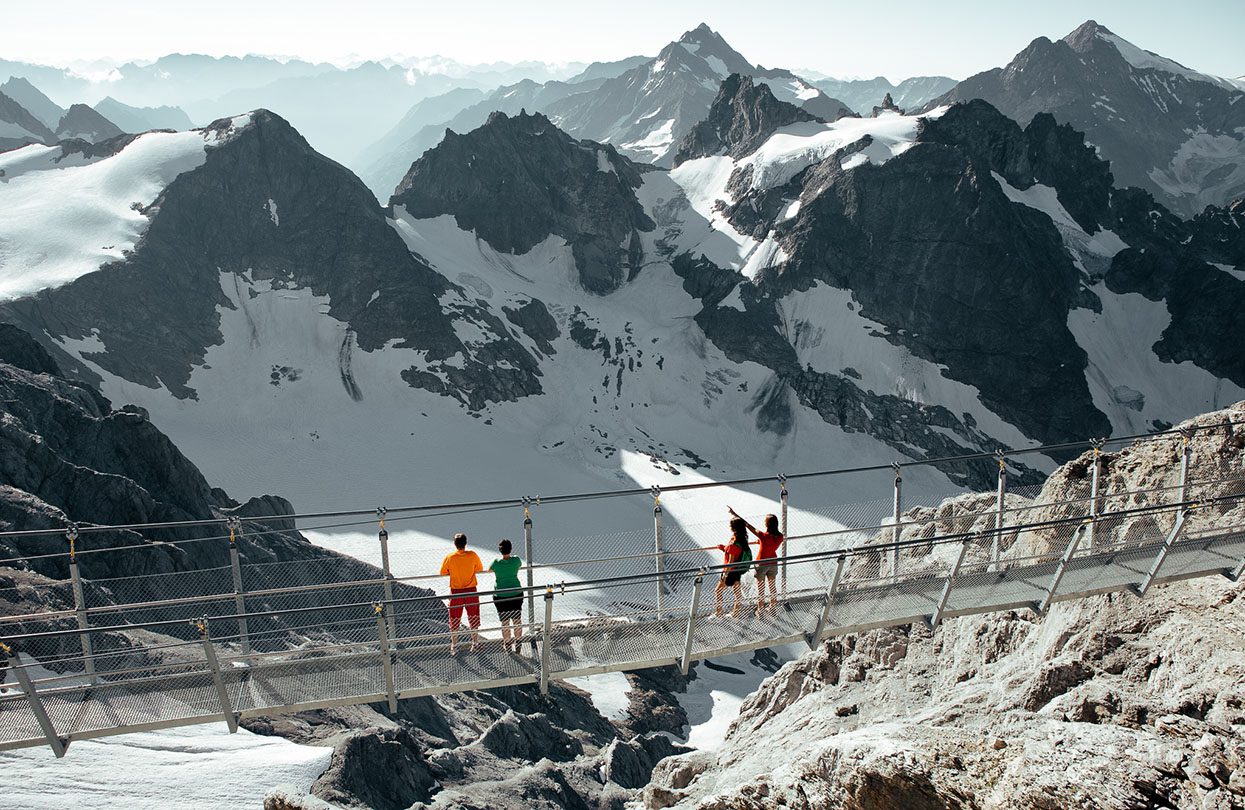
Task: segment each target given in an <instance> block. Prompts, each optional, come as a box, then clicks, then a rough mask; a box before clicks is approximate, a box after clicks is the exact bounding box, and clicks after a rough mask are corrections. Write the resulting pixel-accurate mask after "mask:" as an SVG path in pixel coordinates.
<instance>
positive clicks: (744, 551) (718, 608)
mask: <svg viewBox="0 0 1245 810" xmlns="http://www.w3.org/2000/svg"><path fill="white" fill-rule="evenodd" d="M732 514H733V513H732ZM718 549H719V550H720V551H721V552H722V554H723V560H722V563H723V565H725V566H726V567H725V568H723V569H722V578H721V579H719V580H718V584H717V587H716V588H715V589H714V591H713V601H714V611H713V615H715V616H718V617H721V615H722V593H723V592H724V591H725V590H726V589H727V588H734V590H735V606H734V608H732V609H731V618H734V619H738V618H739V608H740V605H741V604H742V603H743V600H744V594H743V585H742V584H741V583H740V580H742V579H743V576H744V572H745V571H747V570H748V562H747V561H749V560H751V559H752V550H751V549H749V548H748V529H747V524H746V523H745V522H744V520H743V519H742V518H740V517H738V516H736V517H735V518H734V519H733V520H732V521H731V542H730V543H729V544H728V545H725V546H723V545H719V546H718Z"/></svg>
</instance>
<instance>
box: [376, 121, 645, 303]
mask: <svg viewBox="0 0 1245 810" xmlns="http://www.w3.org/2000/svg"><path fill="white" fill-rule="evenodd" d="M641 171H643V169H642V168H641V167H640V166H637V165H636V164H634V163H632V162H631V161H630V160H628V159H627V158H624V157H623V156H621V155H619V154H618V152H617V150H615V148H614V147H613V146H610V145H608V144H599V143H593V142H592V141H577V140H575V139H574V138H572V137H571V136H569V135H567V134H566V133H565V132H563V131H561V130H560V129H558V128H557V127H556V126H554V125H553V124H552V123H551V122H550V121H549V119H548V118H546V117H545V116H543V115H541V114H540V113H533V114H531V115H529V114H527V113H526V112H525V111H520V113H519V114H518V115H515V116H508V115H506V114H505V113H494V114H493V115H491V116H490V117H489V120H488V121H487V122H486V123H485V124H484V126H482V127H480V128H478V129H475V130H472V131H471V132H469V133H467V134H466V135H458V134H456V133H453V132H447V133H446V136H445V139H444V140H443V141H441V143H440V144H439V145H438V146H436V147H435V148H433V149H430V150H428V152H426V153H425V154H424V156H423V157H421V158H420V159H419V160H417V161H415V163H414V164H412V165H411V168H410V171H408V172H407V174H406V177H404V178H403V179H402V182H401V183H400V184H399V185H398V190H397V192H396V193H395V194H394V196H393V197H392V198H391V199H390V201H389V202H390V205H391V206H401V207H402V208H403V209H405V211H406V212H407V213H408V214H409V215H410V216H412V217H414V218H416V219H423V218H427V217H435V216H440V215H442V214H451V215H453V217H454V219H455V220H456V221H457V223H458V227H460V228H462V229H463V230H467V231H475V232H476V234H477V235H478V236H479V237H480V238H481V239H483V240H484V241H486V242H488V243H489V244H490V245H492V246H493V248H494V249H495V250H498V251H501V252H505V253H526V252H528V251H529V250H531V249H532V248H533V247H535V246H536V245H538V244H540V243H541V242H543V241H544V240H545V239H547V238H549V237H550V236H554V235H556V236H560V237H562V238H563V239H565V240H566V241H567V243H568V244H569V245H570V246H571V250H572V251H573V253H574V256H575V265H576V267H577V269H578V270H579V280H580V283H581V284H582V285H583V286H584V289H586V290H588V291H589V292H594V293H600V294H605V293H609V292H613V291H614V290H616V289H618V287H619V286H621V285H622V284H623V283H624V282H626V281H627V279H628V278H631V277H634V275H635V274H636V273H638V272H639V271H640V266H641V262H642V260H643V258H644V256H643V251H642V249H641V245H640V232H641V231H650V230H652V229H653V222H652V220H650V219H649V218H648V215H647V214H645V213H644V209H643V208H642V207H641V205H640V203H639V201H638V200H637V199H636V197H635V190H636V189H637V188H638V187H639V186H640V182H641V181H640V173H641Z"/></svg>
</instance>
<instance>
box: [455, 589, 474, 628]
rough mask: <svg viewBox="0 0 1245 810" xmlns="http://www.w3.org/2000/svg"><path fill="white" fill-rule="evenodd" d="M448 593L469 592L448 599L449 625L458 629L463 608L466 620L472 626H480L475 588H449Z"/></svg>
mask: <svg viewBox="0 0 1245 810" xmlns="http://www.w3.org/2000/svg"><path fill="white" fill-rule="evenodd" d="M450 593H464V594H471V596H457V597H454V598H452V599H450V627H451V628H453V629H455V630H456V629H458V625H460V624H461V623H462V619H463V609H464V608H465V609H466V610H467V621H468V622H469V623H470V624H471V626H472V627H479V626H480V597H478V596H476V595H475V594H476V589H475V588H450Z"/></svg>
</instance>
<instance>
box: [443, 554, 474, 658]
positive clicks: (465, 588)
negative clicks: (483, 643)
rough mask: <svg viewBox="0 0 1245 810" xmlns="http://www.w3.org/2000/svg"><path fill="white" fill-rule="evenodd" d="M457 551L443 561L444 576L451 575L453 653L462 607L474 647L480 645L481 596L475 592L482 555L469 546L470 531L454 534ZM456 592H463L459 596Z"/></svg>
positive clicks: (451, 641) (451, 637) (451, 646)
mask: <svg viewBox="0 0 1245 810" xmlns="http://www.w3.org/2000/svg"><path fill="white" fill-rule="evenodd" d="M454 548H455V549H456V550H455V551H454V553H452V554H447V555H446V556H445V559H444V560H442V561H441V576H443V577H449V578H450V654H451V655H453V654H454V653H456V652H457V651H458V626H459V625H460V624H461V623H462V618H463V610H466V611H467V622H468V624H470V625H471V649H472V650H475V649H477V648H478V647H479V646H480V597H478V596H476V595H475V593H476V574H478V573H480V572H482V571H483V570H484V564H483V563H481V562H480V556H479V555H478V554H476V553H475V552H474V551H468V550H467V535H465V534H463V533H462V532H459V533H458V534H456V535H454ZM457 594H463V595H462V596H458V595H457Z"/></svg>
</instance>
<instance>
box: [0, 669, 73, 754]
mask: <svg viewBox="0 0 1245 810" xmlns="http://www.w3.org/2000/svg"><path fill="white" fill-rule="evenodd" d="M0 652H2V653H4V655H5V656H6V657H7V658H8V663H9V669H11V670H13V675H14V677H16V678H17V683H18V685H19V686H21V687H22V692H24V693H25V695H26V700H28V701H29V702H30V711H31V713H32V714H34V716H35V720H36V721H37V722H38V723H39V730H40V731H42V732H43V736H44V737H45V738H46V739H47V741H48V747H49V748H51V749H52V753H53V754H55V755H56V758H57V759H61V758H62V757H64V756H65V749H66V748H68V747H69V743H67V742H65V740H64V739H62V738H61V737H58V736H56V727H55V726H53V725H52V718H50V717H48V712H47V709H45V708H44V707H43V701H42V700H41V699H40V698H39V693H38V692H37V691H36V690H35V685H34V684H33V683H31V681H30V673H28V672H27V671H26V670H25V669H23V668H22V662H21V661H20V660H19V659H18V657H17V655H16V654H15V653H14V652H13V650H12V649H11V648H10V647H9V646H8V645H7V644H0Z"/></svg>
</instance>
